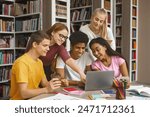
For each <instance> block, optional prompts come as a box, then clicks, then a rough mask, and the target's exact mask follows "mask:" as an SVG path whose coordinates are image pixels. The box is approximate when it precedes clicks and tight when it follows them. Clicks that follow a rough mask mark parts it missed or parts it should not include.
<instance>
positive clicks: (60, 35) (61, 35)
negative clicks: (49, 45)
mask: <svg viewBox="0 0 150 117" xmlns="http://www.w3.org/2000/svg"><path fill="white" fill-rule="evenodd" d="M58 35H59V37H60V38H63V39H65V40H66V39H67V38H68V37H67V36H64V35H63V34H58Z"/></svg>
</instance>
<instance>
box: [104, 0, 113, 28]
mask: <svg viewBox="0 0 150 117" xmlns="http://www.w3.org/2000/svg"><path fill="white" fill-rule="evenodd" d="M113 5H114V4H113V0H101V7H102V8H105V9H106V10H107V13H108V26H109V27H110V28H111V29H112V30H114V29H113Z"/></svg>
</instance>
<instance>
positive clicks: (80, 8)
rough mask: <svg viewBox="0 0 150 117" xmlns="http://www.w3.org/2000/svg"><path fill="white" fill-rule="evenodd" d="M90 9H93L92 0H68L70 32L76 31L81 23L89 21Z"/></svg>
mask: <svg viewBox="0 0 150 117" xmlns="http://www.w3.org/2000/svg"><path fill="white" fill-rule="evenodd" d="M92 11H93V0H83V1H81V0H73V1H72V0H71V1H70V21H71V24H70V30H71V33H72V32H75V31H78V30H79V28H80V27H81V25H85V24H88V23H90V18H91V14H92Z"/></svg>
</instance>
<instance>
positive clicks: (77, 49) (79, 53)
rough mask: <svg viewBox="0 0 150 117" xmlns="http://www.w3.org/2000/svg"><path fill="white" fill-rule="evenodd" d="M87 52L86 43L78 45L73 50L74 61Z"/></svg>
mask: <svg viewBox="0 0 150 117" xmlns="http://www.w3.org/2000/svg"><path fill="white" fill-rule="evenodd" d="M84 52H85V43H77V44H75V45H74V46H72V48H71V57H72V58H73V59H78V58H80V57H81V56H82V55H83V54H84Z"/></svg>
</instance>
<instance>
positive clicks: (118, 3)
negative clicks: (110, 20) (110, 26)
mask: <svg viewBox="0 0 150 117" xmlns="http://www.w3.org/2000/svg"><path fill="white" fill-rule="evenodd" d="M114 6H115V16H116V17H115V24H116V25H115V37H116V51H118V52H119V53H120V54H121V53H122V0H115V5H114Z"/></svg>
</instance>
